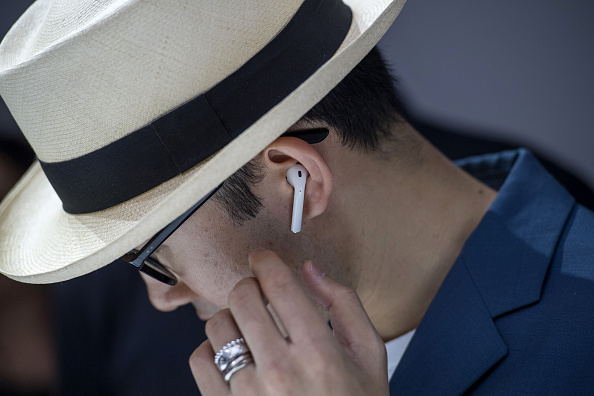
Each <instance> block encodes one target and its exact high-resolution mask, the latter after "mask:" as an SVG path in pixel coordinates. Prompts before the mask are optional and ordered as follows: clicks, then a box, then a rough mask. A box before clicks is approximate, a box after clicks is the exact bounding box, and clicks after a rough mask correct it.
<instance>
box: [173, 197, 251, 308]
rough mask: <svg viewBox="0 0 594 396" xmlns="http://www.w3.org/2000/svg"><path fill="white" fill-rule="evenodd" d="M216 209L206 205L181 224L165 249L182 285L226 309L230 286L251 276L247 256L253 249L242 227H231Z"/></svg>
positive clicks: (214, 206) (230, 223) (226, 218)
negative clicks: (169, 254)
mask: <svg viewBox="0 0 594 396" xmlns="http://www.w3.org/2000/svg"><path fill="white" fill-rule="evenodd" d="M216 206H217V205H209V206H208V207H206V205H205V207H203V208H201V209H205V210H204V211H202V210H201V212H200V213H199V215H198V216H193V217H192V218H191V219H190V220H191V221H188V222H186V223H184V225H183V226H182V227H181V228H180V229H179V230H178V232H176V235H175V238H174V239H173V238H172V241H171V243H170V244H169V248H168V250H169V251H170V252H171V253H172V256H171V257H172V263H174V264H172V267H173V268H174V270H175V271H176V272H177V273H178V275H179V276H180V278H181V279H182V280H183V281H184V283H186V284H187V285H188V286H189V287H190V288H191V289H192V290H194V292H195V293H196V294H198V295H199V296H201V297H203V298H204V299H206V300H208V301H210V302H212V303H214V304H216V305H219V306H221V307H226V306H227V296H228V294H229V292H230V291H231V289H232V288H233V286H235V284H236V283H237V282H239V281H240V280H241V279H243V278H245V277H248V276H252V274H251V271H250V270H249V265H248V260H247V256H248V254H249V252H251V250H253V249H254V248H255V247H256V246H254V245H253V244H252V242H251V238H249V237H248V236H247V234H246V232H245V231H244V229H243V227H236V226H234V225H233V224H232V222H231V221H230V220H229V219H228V217H226V215H225V214H224V213H221V212H220V211H219V210H217V209H216ZM197 214H198V213H197ZM177 234H179V235H177Z"/></svg>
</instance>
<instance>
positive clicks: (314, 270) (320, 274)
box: [310, 261, 326, 279]
mask: <svg viewBox="0 0 594 396" xmlns="http://www.w3.org/2000/svg"><path fill="white" fill-rule="evenodd" d="M310 263H311V273H312V274H313V275H314V276H315V277H316V278H319V279H322V278H323V277H324V276H325V275H326V274H325V273H324V271H322V270H321V268H320V267H318V266H317V265H315V264H314V262H313V261H310Z"/></svg>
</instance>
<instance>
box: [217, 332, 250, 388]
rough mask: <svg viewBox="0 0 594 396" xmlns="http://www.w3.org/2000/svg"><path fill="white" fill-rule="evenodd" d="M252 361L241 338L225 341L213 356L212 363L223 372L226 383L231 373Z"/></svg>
mask: <svg viewBox="0 0 594 396" xmlns="http://www.w3.org/2000/svg"><path fill="white" fill-rule="evenodd" d="M253 361H254V360H253V359H252V354H251V352H250V350H249V348H248V346H247V344H246V343H245V340H244V339H243V338H238V339H236V340H234V341H231V342H229V343H227V345H225V346H224V347H222V348H221V349H220V350H219V351H218V352H217V354H216V355H215V357H214V363H215V365H216V366H217V367H218V368H219V370H221V373H223V377H224V378H225V382H227V383H229V380H230V379H231V376H232V375H233V374H235V373H236V372H237V371H239V370H241V369H242V368H244V367H245V366H247V365H248V364H250V363H252V362H253Z"/></svg>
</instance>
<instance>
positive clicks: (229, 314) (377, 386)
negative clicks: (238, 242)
mask: <svg viewBox="0 0 594 396" xmlns="http://www.w3.org/2000/svg"><path fill="white" fill-rule="evenodd" d="M249 262H250V268H251V270H252V272H253V273H254V275H255V278H246V279H243V280H242V281H240V282H239V283H238V284H237V285H236V286H235V288H234V289H233V290H232V291H231V293H230V294H229V308H230V309H226V310H223V311H220V312H219V313H217V314H216V315H215V316H214V317H212V318H211V319H210V320H209V321H208V322H207V323H206V334H207V335H208V338H209V339H208V340H207V341H205V342H204V343H203V344H202V345H200V347H198V349H196V350H195V351H194V353H193V354H192V356H191V357H190V367H191V368H192V373H193V374H194V378H195V379H196V382H197V383H198V386H199V388H200V391H201V392H202V394H203V395H205V396H209V395H227V394H232V395H259V396H260V395H275V396H277V395H308V396H309V395H387V394H388V376H387V368H386V365H387V363H386V350H385V347H384V343H383V342H382V340H381V338H380V337H379V335H378V334H377V332H376V330H375V328H374V327H373V325H372V324H371V321H370V320H369V318H368V316H367V314H366V313H365V310H364V309H363V306H362V304H361V301H360V300H359V298H358V296H357V294H356V293H355V291H354V290H352V289H350V288H348V287H346V286H343V285H341V284H339V283H338V282H336V281H334V280H332V279H331V278H330V277H329V276H327V275H324V274H323V273H322V272H321V271H320V270H319V269H318V267H316V266H315V265H314V264H313V263H312V262H310V261H309V262H306V263H305V264H304V266H303V271H302V274H303V279H304V281H305V284H306V285H307V287H308V288H309V289H310V291H311V292H312V294H313V295H314V296H315V297H316V299H318V301H319V303H320V304H321V305H322V307H323V308H324V309H325V310H327V311H328V314H329V317H330V321H331V323H332V327H333V329H334V334H332V330H331V329H330V327H329V326H328V324H327V323H326V321H325V320H324V319H323V318H322V316H321V315H320V314H319V312H318V311H317V310H316V307H315V305H314V303H313V301H311V300H310V298H309V297H307V295H306V293H305V291H304V290H303V289H302V288H301V286H300V284H299V282H298V280H297V278H296V276H295V275H294V274H293V272H292V271H291V270H290V269H289V268H288V267H287V266H286V265H285V264H284V263H283V262H282V260H281V259H280V258H279V257H278V256H277V255H276V254H275V253H273V252H271V251H269V250H264V249H258V250H255V251H254V252H252V254H251V255H250V257H249ZM264 298H266V299H267V300H268V301H269V302H270V304H271V305H272V307H273V309H274V311H275V312H276V313H277V314H278V317H279V319H280V321H281V322H282V324H283V325H284V327H285V329H286V331H287V333H288V337H287V338H285V337H283V335H282V334H281V332H280V331H279V329H278V327H277V326H276V324H275V322H274V320H273V318H272V316H271V315H270V313H269V311H268V310H267V309H266V305H265V302H264ZM240 337H243V338H244V339H245V341H246V343H247V345H248V346H249V348H250V350H251V353H252V357H253V359H254V363H251V364H249V365H247V366H246V367H245V368H243V369H241V370H239V371H237V372H236V373H235V374H233V376H232V377H231V380H230V383H229V384H226V383H225V381H224V380H223V376H222V374H221V372H220V371H219V370H218V368H217V367H216V366H215V365H214V354H215V351H218V350H219V349H220V348H222V347H223V346H224V345H225V344H227V342H229V341H232V340H235V339H237V338H240Z"/></svg>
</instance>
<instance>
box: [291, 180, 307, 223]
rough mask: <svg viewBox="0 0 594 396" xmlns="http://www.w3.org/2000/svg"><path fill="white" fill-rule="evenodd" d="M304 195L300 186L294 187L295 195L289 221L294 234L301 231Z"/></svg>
mask: <svg viewBox="0 0 594 396" xmlns="http://www.w3.org/2000/svg"><path fill="white" fill-rule="evenodd" d="M304 195H305V194H304V190H303V189H302V188H296V189H295V195H294V196H293V220H292V221H291V231H293V232H294V233H295V234H297V233H298V232H299V231H301V220H302V216H303V200H304Z"/></svg>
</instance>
